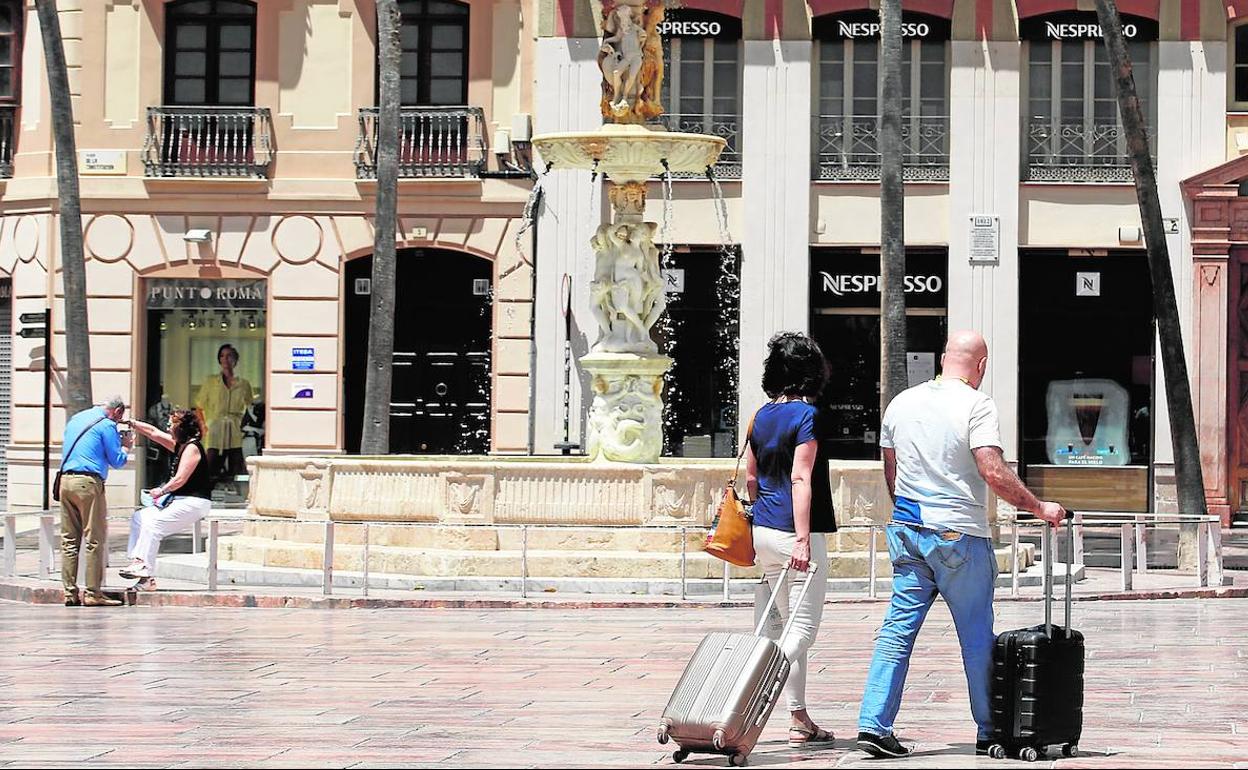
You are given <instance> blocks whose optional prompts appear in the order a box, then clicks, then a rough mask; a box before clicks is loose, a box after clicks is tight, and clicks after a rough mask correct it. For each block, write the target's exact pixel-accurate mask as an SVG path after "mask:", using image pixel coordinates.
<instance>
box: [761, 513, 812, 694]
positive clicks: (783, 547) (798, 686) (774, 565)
mask: <svg viewBox="0 0 1248 770" xmlns="http://www.w3.org/2000/svg"><path fill="white" fill-rule="evenodd" d="M795 542H797V535H796V534H795V533H793V532H783V531H781V530H778V529H771V528H769V527H754V552H755V563H756V564H758V566H759V567H760V568H761V569H762V570H763V576H764V577H765V578H766V580H767V585H768V586H770V587H771V590H773V591H775V590H776V581H778V580H779V579H780V571H781V570H783V569H784V567H785V565H786V564H788V563H789V559H790V558H792V556H793V544H794V543H795ZM810 563H811V564H813V565H815V566H816V567H817V568H818V572H816V573H815V574H816V577H815V579H814V581H812V582H811V585H810V590H809V591H807V592H806V598H804V599H803V600H802V603H801V604H797V597H798V594H800V593H801V591H802V583H803V582H804V581H805V580H806V575H805V574H804V573H801V572H797V571H795V570H789V575H788V577H787V578H785V584H786V585H785V586H784V587H782V588H781V589H780V591H779V594H778V595H777V596H776V608H777V609H778V610H779V611H780V617H781V618H782V619H783V620H784V622H785V623H788V621H789V613H790V612H792V613H793V614H794V616H795V617H794V620H793V627H792V628H791V629H790V630H789V635H788V636H787V637H785V639H784V643H783V644H781V645H780V647H781V649H783V650H784V656H785V657H786V658H788V659H789V665H790V668H789V681H788V682H787V683H786V684H785V685H784V694H785V697H786V698H787V699H788V702H789V711H801V710H802V709H804V708H806V651H807V650H809V649H810V645H811V644H813V643H814V641H815V634H817V633H819V624H820V623H821V622H822V621H823V600H824V597H825V596H826V595H827V593H828V540H827V537H826V536H825V535H824V534H823V533H822V532H812V533H811V534H810ZM764 606H766V598H765V597H764V598H762V600H761V601H760V602H758V603H757V605H756V606H755V608H754V624H755V626H757V625H758V621H759V618H760V617H761V616H762V611H763V607H764ZM782 629H783V626H781V627H779V628H776V627H774V626H772V625H771V624H768V625H766V626H764V633H765V635H766V636H767V637H768V638H770V639H779V638H780V631H781V630H782Z"/></svg>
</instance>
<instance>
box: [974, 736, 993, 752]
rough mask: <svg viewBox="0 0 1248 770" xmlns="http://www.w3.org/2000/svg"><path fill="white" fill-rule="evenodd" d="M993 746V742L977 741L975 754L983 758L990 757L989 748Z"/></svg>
mask: <svg viewBox="0 0 1248 770" xmlns="http://www.w3.org/2000/svg"><path fill="white" fill-rule="evenodd" d="M990 746H992V741H990V740H988V741H975V753H976V754H980V755H983V756H987V755H988V747H990Z"/></svg>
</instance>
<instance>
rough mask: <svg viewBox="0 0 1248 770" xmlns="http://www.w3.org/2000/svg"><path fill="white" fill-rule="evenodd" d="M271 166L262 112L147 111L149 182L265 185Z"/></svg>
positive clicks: (269, 130) (269, 127)
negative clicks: (177, 179)
mask: <svg viewBox="0 0 1248 770" xmlns="http://www.w3.org/2000/svg"><path fill="white" fill-rule="evenodd" d="M272 164H273V124H272V118H271V117H270V115H269V109H268V108H267V107H148V108H147V140H146V141H145V142H144V144H143V168H144V171H145V173H146V174H147V176H149V177H174V176H191V177H223V178H248V177H254V178H259V179H265V178H267V177H268V175H269V167H270V166H271V165H272Z"/></svg>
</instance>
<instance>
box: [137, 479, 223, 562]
mask: <svg viewBox="0 0 1248 770" xmlns="http://www.w3.org/2000/svg"><path fill="white" fill-rule="evenodd" d="M211 508H212V503H211V502H210V501H208V500H205V499H203V498H202V497H177V498H174V501H173V502H172V503H169V505H168V507H165V508H157V507H156V506H154V505H149V506H148V507H146V508H143V509H141V510H138V511H135V512H134V515H133V516H131V517H130V551H129V553H130V558H132V559H142V560H143V563H144V564H146V565H147V567H148V569H150V570H151V572H152V576H153V577H155V576H156V554H157V553H159V552H160V541H161V540H164V539H165V538H166V537H167V536H169V535H172V534H175V533H178V532H182V531H184V530H187V529H190V528H191V526H192V525H194V524H195V522H197V521H199V520H200V519H202V518H204V517H205V516H207V515H208V511H209V510H210V509H211Z"/></svg>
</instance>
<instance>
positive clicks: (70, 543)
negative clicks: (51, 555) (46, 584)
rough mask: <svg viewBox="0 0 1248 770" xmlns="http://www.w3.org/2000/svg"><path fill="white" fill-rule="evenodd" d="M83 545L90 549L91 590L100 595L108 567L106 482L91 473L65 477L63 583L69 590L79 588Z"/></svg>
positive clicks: (69, 591)
mask: <svg viewBox="0 0 1248 770" xmlns="http://www.w3.org/2000/svg"><path fill="white" fill-rule="evenodd" d="M84 543H85V545H83V544H84ZM80 545H82V548H83V550H85V551H86V552H87V593H89V594H93V595H95V596H100V595H102V594H101V593H100V586H101V585H102V584H103V583H104V568H105V567H106V566H108V503H107V501H106V500H105V498H104V484H103V483H102V482H100V481H98V480H96V479H94V478H92V477H90V476H61V582H62V583H63V584H64V586H65V592H66V593H77V591H78V549H79V546H80Z"/></svg>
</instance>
